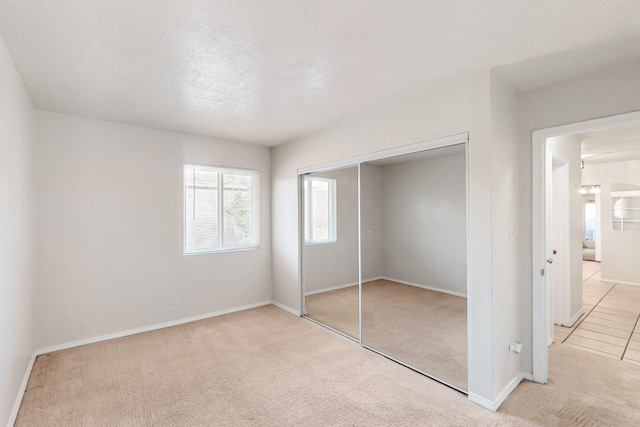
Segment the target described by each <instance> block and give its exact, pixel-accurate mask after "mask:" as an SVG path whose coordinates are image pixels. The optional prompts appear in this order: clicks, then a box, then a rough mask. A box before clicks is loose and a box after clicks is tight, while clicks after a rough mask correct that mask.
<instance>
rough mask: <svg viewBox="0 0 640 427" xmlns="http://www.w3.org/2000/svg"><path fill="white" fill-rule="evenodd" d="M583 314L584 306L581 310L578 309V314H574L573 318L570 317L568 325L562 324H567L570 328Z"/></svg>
mask: <svg viewBox="0 0 640 427" xmlns="http://www.w3.org/2000/svg"><path fill="white" fill-rule="evenodd" d="M583 314H584V308H581V309H580V310H578V312H577V313H576V314H574V315H573V317H572V318H571V319H569V322H568V323H569V324H568V325H561V326H566V327H568V328H570V327H572V326H573V325H574V323H576V322H577V321H578V319H579V318H580V316H582V315H583Z"/></svg>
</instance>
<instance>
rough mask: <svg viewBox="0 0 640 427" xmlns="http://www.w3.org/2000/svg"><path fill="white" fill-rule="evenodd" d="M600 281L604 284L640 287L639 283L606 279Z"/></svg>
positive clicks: (602, 278)
mask: <svg viewBox="0 0 640 427" xmlns="http://www.w3.org/2000/svg"><path fill="white" fill-rule="evenodd" d="M600 281H602V282H608V283H619V284H621V285H631V286H640V283H638V282H627V281H625V280H616V279H606V278H604V277H601V278H600Z"/></svg>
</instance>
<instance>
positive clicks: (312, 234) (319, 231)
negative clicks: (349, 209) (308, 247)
mask: <svg viewBox="0 0 640 427" xmlns="http://www.w3.org/2000/svg"><path fill="white" fill-rule="evenodd" d="M304 214H305V221H304V242H305V243H332V242H335V241H336V180H335V179H329V178H316V177H310V176H306V177H305V178H304Z"/></svg>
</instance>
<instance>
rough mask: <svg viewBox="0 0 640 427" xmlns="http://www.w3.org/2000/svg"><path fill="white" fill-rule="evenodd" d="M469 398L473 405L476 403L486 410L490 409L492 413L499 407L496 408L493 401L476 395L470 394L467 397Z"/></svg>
mask: <svg viewBox="0 0 640 427" xmlns="http://www.w3.org/2000/svg"><path fill="white" fill-rule="evenodd" d="M467 398H468V399H469V400H470V401H472V402H473V403H475V404H476V405H480V406H482V407H483V408H485V409H488V410H490V411H493V412H495V411H496V409H497V407H496V406H495V404H494V402H493V401H492V400H489V399H487V398H485V397H482V396H479V395H477V394H475V393H471V392H470V393H469V395H468V396H467Z"/></svg>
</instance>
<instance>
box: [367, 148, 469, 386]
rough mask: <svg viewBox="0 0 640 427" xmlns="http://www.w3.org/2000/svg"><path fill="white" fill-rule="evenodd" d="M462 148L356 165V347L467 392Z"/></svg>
mask: <svg viewBox="0 0 640 427" xmlns="http://www.w3.org/2000/svg"><path fill="white" fill-rule="evenodd" d="M465 163H466V162H465V151H464V145H459V146H454V147H447V148H439V149H434V150H429V151H424V152H419V153H414V154H408V155H404V156H398V157H393V158H388V159H382V160H376V161H372V162H368V163H365V164H363V165H362V166H361V173H362V175H361V185H362V187H361V191H362V206H361V212H362V242H363V244H362V266H363V276H362V277H363V279H362V282H363V283H362V344H363V345H364V346H366V347H369V348H371V349H373V350H375V351H377V352H380V353H382V354H384V355H385V356H388V357H390V358H392V359H395V360H397V361H399V362H401V363H403V364H405V365H407V366H409V367H411V368H413V369H415V370H417V371H420V372H423V373H425V374H427V375H429V376H430V377H432V378H435V379H438V380H439V381H441V382H444V383H446V384H448V385H451V386H453V387H455V388H457V389H460V390H466V389H467V334H466V332H467V324H466V323H467V316H466V308H467V300H466V290H467V289H466V287H467V286H466V276H467V267H466V266H467V259H466V171H465Z"/></svg>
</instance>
